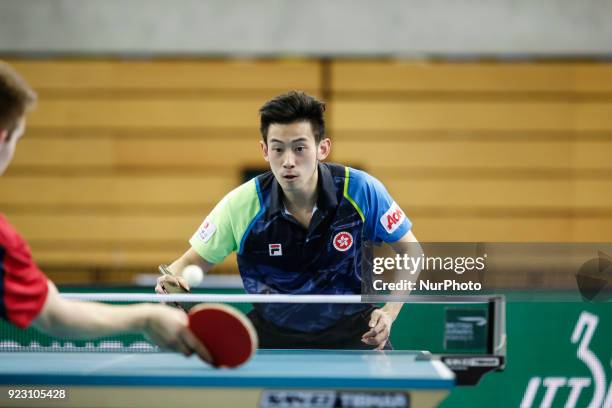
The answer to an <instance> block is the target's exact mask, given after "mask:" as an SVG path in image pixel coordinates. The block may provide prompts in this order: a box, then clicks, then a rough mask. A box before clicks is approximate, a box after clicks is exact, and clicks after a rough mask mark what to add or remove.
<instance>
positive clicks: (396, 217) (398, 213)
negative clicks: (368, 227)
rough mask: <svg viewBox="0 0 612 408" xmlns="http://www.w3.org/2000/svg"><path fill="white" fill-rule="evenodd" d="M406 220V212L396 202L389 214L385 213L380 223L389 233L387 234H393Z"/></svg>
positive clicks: (388, 211)
mask: <svg viewBox="0 0 612 408" xmlns="http://www.w3.org/2000/svg"><path fill="white" fill-rule="evenodd" d="M405 219H406V216H405V215H404V212H403V211H402V209H401V208H399V205H397V203H396V202H395V201H394V202H393V204H391V207H390V208H389V209H388V210H387V212H386V213H384V214H383V216H382V217H380V223H381V224H382V226H383V228H384V229H385V231H387V233H389V234H393V232H395V230H396V229H398V228H399V226H400V225H402V222H403V221H404V220H405Z"/></svg>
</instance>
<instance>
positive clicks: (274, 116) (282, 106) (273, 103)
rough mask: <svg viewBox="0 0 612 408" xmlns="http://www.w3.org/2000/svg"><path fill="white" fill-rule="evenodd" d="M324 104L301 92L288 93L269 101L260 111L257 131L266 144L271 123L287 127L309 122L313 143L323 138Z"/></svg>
mask: <svg viewBox="0 0 612 408" xmlns="http://www.w3.org/2000/svg"><path fill="white" fill-rule="evenodd" d="M323 112H325V103H324V102H321V101H319V100H317V99H316V98H314V97H313V96H310V95H308V94H307V93H306V92H302V91H290V92H287V93H284V94H282V95H278V96H277V97H275V98H273V99H270V100H269V101H268V102H266V103H265V104H264V105H263V106H262V107H261V108H260V109H259V115H260V126H259V130H260V132H261V136H262V137H263V140H264V142H265V143H266V144H267V143H268V128H269V127H270V125H271V124H273V123H278V124H281V125H288V124H290V123H295V122H302V121H305V122H310V126H311V127H312V133H313V134H314V137H315V142H317V143H319V142H320V141H321V140H322V139H323V138H324V137H325V118H324V117H323Z"/></svg>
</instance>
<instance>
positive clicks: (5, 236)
mask: <svg viewBox="0 0 612 408" xmlns="http://www.w3.org/2000/svg"><path fill="white" fill-rule="evenodd" d="M21 240H22V238H21V235H19V233H18V232H17V230H16V229H15V227H13V226H12V225H11V223H10V222H9V221H8V220H7V219H6V217H5V216H4V214H2V213H0V245H2V246H4V247H6V246H9V245H10V246H15V245H16V244H17V243H18V242H20V241H21Z"/></svg>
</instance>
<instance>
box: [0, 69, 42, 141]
mask: <svg viewBox="0 0 612 408" xmlns="http://www.w3.org/2000/svg"><path fill="white" fill-rule="evenodd" d="M35 103H36V93H35V92H34V91H33V90H32V88H31V87H30V85H28V83H27V82H26V81H25V80H24V79H23V78H22V77H21V76H20V75H19V74H18V73H17V71H15V70H14V69H13V68H11V66H10V65H8V64H7V63H4V62H2V61H0V130H8V131H9V137H10V134H11V133H12V132H13V130H15V128H16V127H17V125H18V122H19V119H20V118H21V117H22V116H23V115H24V114H25V113H26V112H27V111H28V110H29V109H30V108H31V107H32V106H33V105H34V104H35Z"/></svg>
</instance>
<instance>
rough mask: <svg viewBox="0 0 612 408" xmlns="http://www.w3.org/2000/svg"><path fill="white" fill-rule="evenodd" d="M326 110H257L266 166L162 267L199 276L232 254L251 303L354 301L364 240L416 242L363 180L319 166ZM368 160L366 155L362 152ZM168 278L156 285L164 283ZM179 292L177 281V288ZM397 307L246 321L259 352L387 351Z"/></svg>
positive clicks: (263, 309)
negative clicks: (294, 298) (294, 297)
mask: <svg viewBox="0 0 612 408" xmlns="http://www.w3.org/2000/svg"><path fill="white" fill-rule="evenodd" d="M324 111H325V104H324V103H322V102H320V101H318V100H317V99H315V98H314V97H312V96H310V95H308V94H306V93H303V92H296V91H293V92H289V93H286V94H283V95H279V96H277V97H275V98H274V99H272V100H270V101H268V102H266V103H265V105H264V106H263V107H262V108H261V109H260V111H259V113H260V131H261V135H262V139H263V140H262V141H261V142H260V144H261V150H262V153H263V157H264V159H265V160H266V161H267V162H268V163H269V164H270V170H271V171H269V172H267V173H265V174H263V175H261V176H258V177H256V178H254V179H252V180H250V181H248V182H246V183H244V184H243V185H241V186H240V187H238V188H236V189H235V190H233V191H232V192H230V193H229V194H228V195H227V196H225V197H224V198H223V199H222V200H221V201H220V202H219V203H218V204H217V206H216V207H215V208H214V209H213V210H212V212H211V213H210V214H209V215H208V217H207V218H206V219H205V220H204V222H203V223H202V225H201V226H200V228H199V229H198V230H197V231H196V232H195V234H194V235H193V236H192V238H191V240H190V244H191V248H190V249H189V250H188V251H187V252H186V253H185V254H184V255H183V256H181V257H180V258H179V259H178V260H176V261H175V262H173V263H172V264H171V265H170V270H171V272H172V273H173V274H175V275H178V276H180V272H181V271H182V270H183V268H185V267H186V266H187V265H190V264H197V265H199V266H200V267H202V269H203V270H204V271H205V272H206V271H208V270H210V269H211V268H212V267H213V265H214V264H216V263H219V262H220V261H221V260H223V258H225V256H227V255H228V254H229V253H231V252H232V251H237V255H238V268H239V270H240V274H241V277H242V281H243V284H244V288H245V289H246V291H247V292H248V293H251V294H270V293H290V294H359V293H360V292H361V276H360V275H361V271H360V256H361V252H360V248H361V246H362V244H363V242H364V241H374V242H387V243H389V244H390V245H391V246H392V247H394V249H396V250H398V251H400V250H401V249H400V245H404V246H405V243H407V242H417V241H416V238H415V237H414V235H413V234H412V232H411V223H410V221H409V220H408V219H407V218H406V216H405V215H404V213H403V212H402V210H401V209H400V208H399V206H398V205H397V204H396V203H395V202H394V200H393V199H392V198H391V196H390V195H389V194H388V193H387V191H386V190H385V188H384V187H383V185H382V184H381V183H380V182H379V181H378V180H376V179H375V178H373V177H372V176H370V175H369V174H367V173H365V172H363V171H358V170H355V169H352V168H349V167H345V166H341V165H338V164H327V163H323V162H322V161H323V160H324V159H325V158H326V157H327V156H328V155H329V153H330V149H331V141H330V139H329V138H327V137H325V120H324ZM364 154H366V152H364ZM167 283H176V278H173V277H171V276H170V277H169V276H160V277H159V279H158V285H157V287H156V291H157V292H158V293H163V291H164V290H163V288H162V284H163V285H166V284H167ZM181 284H182V285H183V286H185V285H186V283H185V282H184V281H182V282H181ZM401 307H402V304H401V303H387V304H386V305H385V306H384V307H382V308H374V307H373V306H371V305H365V304H353V305H346V304H324V305H322V304H316V305H312V304H311V305H306V304H255V305H254V310H253V311H252V312H251V313H249V318H250V319H251V320H252V321H253V323H254V325H255V327H256V329H257V333H258V335H259V341H260V346H261V347H262V348H349V349H354V348H377V349H384V348H390V343H389V342H388V338H389V334H390V332H391V325H392V323H393V321H394V320H395V318H396V317H397V315H398V313H399V312H400V309H401Z"/></svg>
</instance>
